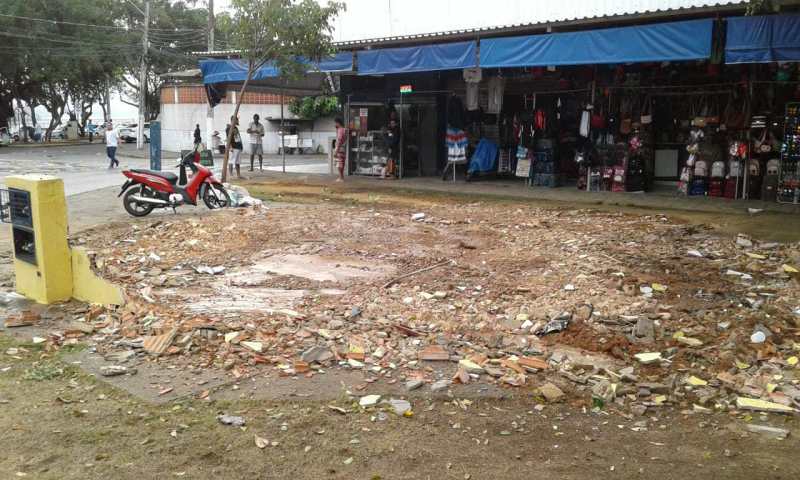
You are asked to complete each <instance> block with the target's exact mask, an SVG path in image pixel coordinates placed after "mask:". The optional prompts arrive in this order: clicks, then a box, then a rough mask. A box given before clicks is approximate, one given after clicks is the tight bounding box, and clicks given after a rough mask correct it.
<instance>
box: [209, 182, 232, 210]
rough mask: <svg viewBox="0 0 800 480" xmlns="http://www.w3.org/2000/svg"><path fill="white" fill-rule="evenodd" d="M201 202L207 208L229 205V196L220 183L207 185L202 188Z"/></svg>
mask: <svg viewBox="0 0 800 480" xmlns="http://www.w3.org/2000/svg"><path fill="white" fill-rule="evenodd" d="M203 203H205V204H206V207H208V209H209V210H216V209H218V208H226V207H230V206H231V196H230V195H228V191H227V190H225V187H223V186H222V185H208V186H206V188H204V189H203Z"/></svg>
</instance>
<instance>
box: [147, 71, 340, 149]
mask: <svg viewBox="0 0 800 480" xmlns="http://www.w3.org/2000/svg"><path fill="white" fill-rule="evenodd" d="M190 72H196V74H195V76H188V78H187V74H188V73H189V72H179V73H175V74H167V75H166V77H167V78H168V82H167V83H166V84H165V85H164V86H163V87H162V88H161V115H160V120H161V148H162V149H164V150H169V151H180V150H186V149H190V148H192V147H193V145H194V129H195V126H196V125H200V131H201V132H202V133H201V136H202V139H203V143H205V144H206V145H208V146H210V145H211V141H210V138H208V134H209V132H213V131H218V132H219V133H220V135H221V136H222V137H223V139H224V136H225V126H226V125H228V124H229V123H230V119H231V116H232V115H233V110H234V108H235V107H236V96H237V95H238V94H239V92H238V89H234V88H232V89H230V90H228V91H227V93H226V95H225V97H224V98H223V99H222V101H221V103H220V104H219V105H217V106H216V107H214V118H213V122H212V123H211V124H210V125H209V124H207V123H206V115H207V111H208V100H207V98H206V91H205V87H204V86H203V84H202V81H201V80H200V77H199V75H200V74H199V71H190ZM291 100H292V97H289V96H286V97H284V99H283V103H284V107H283V114H284V125H285V131H286V135H290V134H294V133H296V134H297V135H299V137H300V139H309V138H310V139H312V141H313V145H314V149H315V150H316V151H317V152H319V153H327V152H328V149H329V147H328V145H329V144H330V140H331V139H332V138H334V137H335V136H336V128H335V125H334V122H333V118H332V117H331V118H321V119H317V120H315V121H309V120H304V119H299V118H297V117H296V116H295V115H293V114H292V113H291V112H290V111H289V103H290V102H291ZM255 114H258V116H259V117H260V118H261V120H260V121H261V123H262V124H263V125H264V128H265V131H266V134H265V135H264V139H263V148H264V153H265V154H277V153H278V150H279V148H280V143H281V137H280V129H281V96H280V95H278V94H275V93H270V92H265V91H263V90H262V89H259V87H258V86H253V87H250V88H248V91H247V92H245V94H244V101H243V102H242V105H241V107H240V108H239V128H240V131H241V133H242V142H243V143H244V152H245V154H249V153H250V145H249V143H250V139H249V137H248V136H247V134H246V130H247V125H248V124H249V123H250V122H251V121H252V120H253V115H255ZM223 141H224V140H223ZM287 144H288V142H287Z"/></svg>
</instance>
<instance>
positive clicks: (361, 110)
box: [358, 108, 369, 117]
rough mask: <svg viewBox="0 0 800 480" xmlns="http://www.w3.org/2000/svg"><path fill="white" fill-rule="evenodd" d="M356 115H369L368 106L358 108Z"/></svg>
mask: <svg viewBox="0 0 800 480" xmlns="http://www.w3.org/2000/svg"><path fill="white" fill-rule="evenodd" d="M358 116H359V117H367V116H369V108H359V109H358Z"/></svg>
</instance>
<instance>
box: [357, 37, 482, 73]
mask: <svg viewBox="0 0 800 480" xmlns="http://www.w3.org/2000/svg"><path fill="white" fill-rule="evenodd" d="M476 52H477V44H476V43H475V42H458V43H442V44H437V45H423V46H419V47H407V48H383V49H379V50H362V51H359V52H358V54H357V55H358V74H359V75H384V74H389V73H410V72H430V71H437V70H459V69H462V68H471V67H477V66H478V57H477V53H476Z"/></svg>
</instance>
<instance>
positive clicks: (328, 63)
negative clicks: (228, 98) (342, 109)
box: [200, 52, 353, 84]
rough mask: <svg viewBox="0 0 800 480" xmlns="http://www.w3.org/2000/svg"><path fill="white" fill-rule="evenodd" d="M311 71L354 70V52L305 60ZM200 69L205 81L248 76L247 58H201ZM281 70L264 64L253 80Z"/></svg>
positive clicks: (225, 81)
mask: <svg viewBox="0 0 800 480" xmlns="http://www.w3.org/2000/svg"><path fill="white" fill-rule="evenodd" d="M305 63H307V64H308V66H309V67H308V71H309V72H350V71H352V70H353V54H352V53H351V52H339V53H337V54H335V55H333V56H331V57H328V58H324V59H322V60H321V61H320V62H305ZM200 70H201V71H202V72H203V83H204V84H212V83H229V82H243V81H244V80H245V79H246V78H247V62H246V61H245V60H238V59H237V60H220V59H206V60H200ZM279 75H280V71H279V70H278V68H277V67H275V66H274V65H269V64H268V65H264V66H263V67H261V68H259V69H258V70H256V72H255V73H254V74H253V78H252V80H263V79H267V78H275V77H278V76H279Z"/></svg>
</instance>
